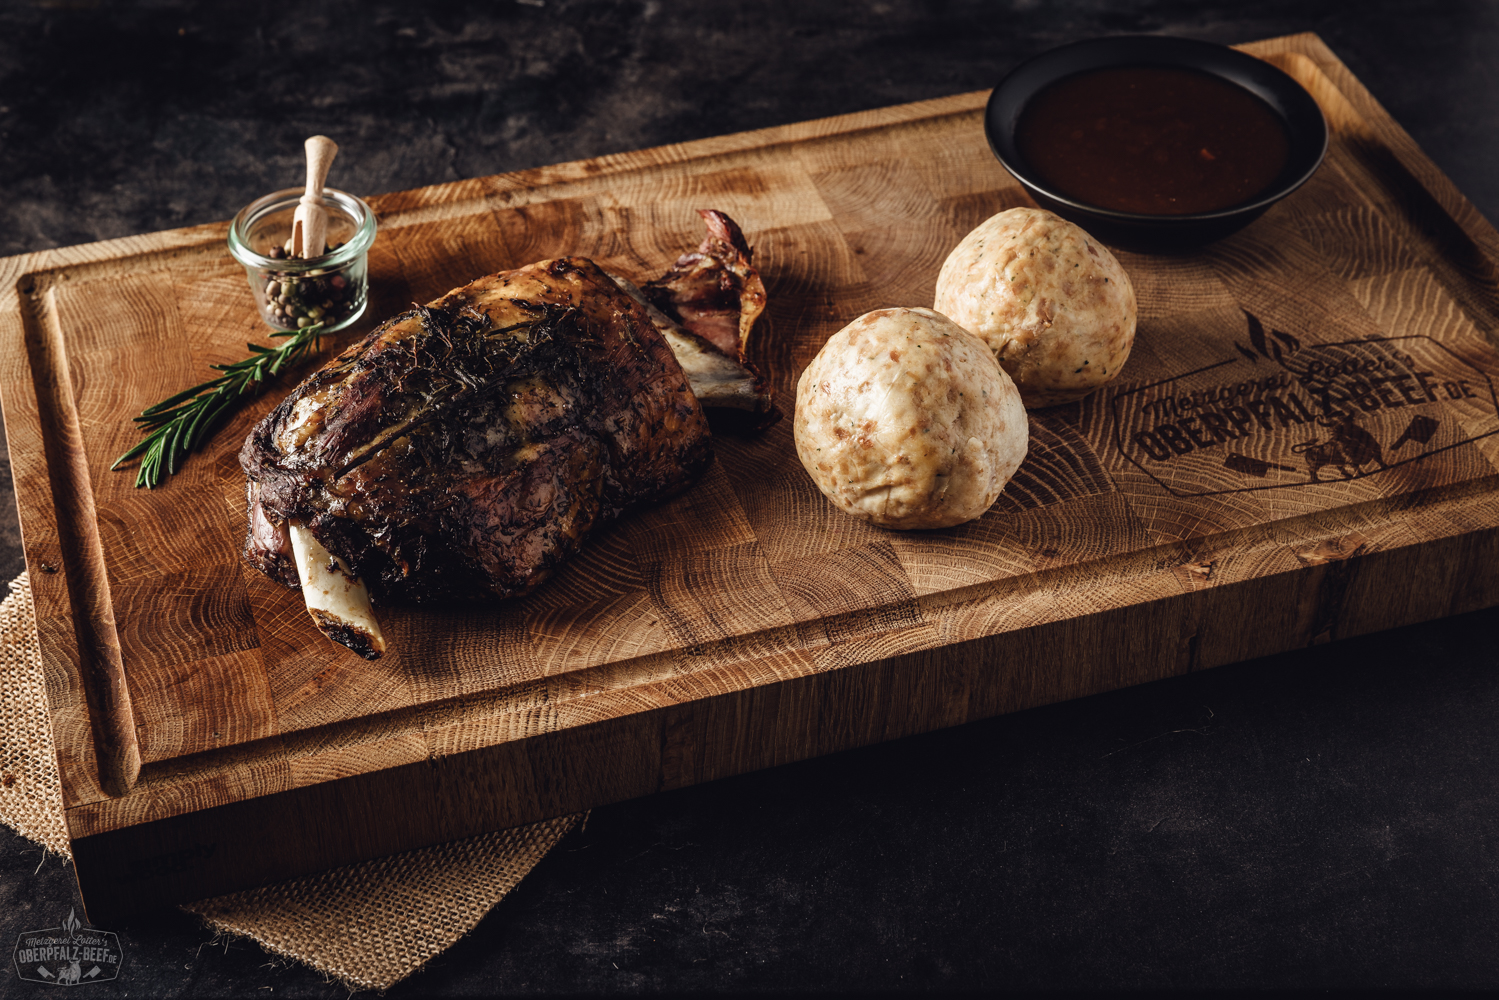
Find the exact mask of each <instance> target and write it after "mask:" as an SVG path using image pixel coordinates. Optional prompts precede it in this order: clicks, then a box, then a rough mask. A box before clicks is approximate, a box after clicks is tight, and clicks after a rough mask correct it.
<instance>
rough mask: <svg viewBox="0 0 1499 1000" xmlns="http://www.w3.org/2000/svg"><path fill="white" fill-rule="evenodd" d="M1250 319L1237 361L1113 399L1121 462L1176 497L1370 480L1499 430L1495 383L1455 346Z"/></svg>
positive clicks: (1418, 338)
mask: <svg viewBox="0 0 1499 1000" xmlns="http://www.w3.org/2000/svg"><path fill="white" fill-rule="evenodd" d="M1244 315H1245V317H1246V319H1247V322H1248V340H1249V343H1248V344H1241V343H1236V344H1235V345H1234V346H1235V347H1237V348H1238V352H1239V354H1238V356H1237V357H1231V358H1226V359H1225V360H1223V361H1219V362H1217V363H1215V364H1211V365H1207V366H1205V367H1203V368H1198V369H1196V370H1195V371H1190V372H1185V373H1183V374H1181V375H1177V376H1175V377H1173V378H1169V379H1164V380H1162V381H1160V382H1154V383H1151V384H1150V385H1144V386H1138V387H1135V388H1130V389H1125V390H1123V391H1121V392H1118V393H1116V394H1114V396H1113V398H1112V401H1111V405H1112V407H1113V417H1114V430H1115V443H1116V445H1117V446H1118V448H1119V450H1120V452H1121V453H1122V454H1123V455H1124V456H1125V457H1126V458H1127V459H1129V460H1130V461H1131V462H1132V463H1134V464H1135V465H1136V466H1138V467H1139V468H1140V469H1141V470H1142V471H1143V472H1145V473H1146V474H1147V475H1149V476H1150V477H1151V478H1152V479H1154V480H1155V481H1156V482H1157V483H1159V484H1160V485H1161V486H1162V487H1163V488H1164V489H1166V490H1168V491H1169V492H1171V493H1173V494H1175V495H1177V496H1205V495H1210V494H1219V493H1239V492H1244V491H1248V490H1266V489H1279V488H1285V487H1295V486H1307V485H1310V484H1313V483H1327V482H1340V481H1346V480H1351V479H1359V478H1362V477H1364V476H1371V475H1376V474H1378V473H1380V472H1384V471H1385V470H1387V469H1392V468H1395V467H1397V466H1401V465H1406V464H1409V463H1412V462H1420V461H1423V460H1425V459H1429V458H1431V457H1432V456H1434V455H1438V454H1441V453H1443V452H1448V451H1451V450H1452V449H1454V448H1458V447H1459V446H1461V445H1464V444H1467V443H1469V442H1471V441H1476V440H1478V439H1480V438H1484V437H1488V436H1489V435H1491V434H1494V433H1496V432H1499V397H1496V394H1495V390H1494V386H1493V383H1492V381H1491V380H1490V378H1489V376H1488V374H1487V373H1486V372H1485V371H1483V370H1482V369H1480V368H1478V367H1477V366H1476V365H1475V363H1474V359H1472V358H1469V357H1464V356H1462V355H1460V354H1459V353H1458V352H1457V351H1456V350H1454V349H1453V348H1452V347H1450V346H1448V345H1446V344H1442V343H1439V342H1438V341H1436V340H1433V339H1432V338H1430V337H1425V336H1409V337H1375V338H1369V339H1365V340H1350V341H1343V342H1340V343H1332V344H1304V343H1302V342H1301V341H1300V340H1299V339H1297V338H1296V337H1293V336H1291V335H1290V334H1287V333H1284V332H1282V331H1279V330H1270V331H1268V332H1267V331H1266V330H1265V328H1264V325H1263V324H1262V323H1261V322H1260V320H1259V319H1257V318H1256V317H1255V316H1253V315H1251V314H1249V313H1247V312H1246V313H1245V314H1244ZM1465 353H1470V354H1471V352H1465ZM1489 359H1490V356H1489V355H1488V352H1487V350H1486V349H1484V357H1483V359H1482V360H1489Z"/></svg>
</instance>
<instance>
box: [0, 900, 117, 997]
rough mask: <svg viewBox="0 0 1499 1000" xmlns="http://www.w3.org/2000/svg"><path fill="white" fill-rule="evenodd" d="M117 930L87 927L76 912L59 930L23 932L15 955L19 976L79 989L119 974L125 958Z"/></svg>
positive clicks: (18, 940)
mask: <svg viewBox="0 0 1499 1000" xmlns="http://www.w3.org/2000/svg"><path fill="white" fill-rule="evenodd" d="M123 957H124V956H123V955H122V954H121V952H120V939H119V937H118V936H117V935H116V934H115V933H114V931H101V930H97V929H95V928H93V927H84V926H83V922H82V921H81V920H79V919H78V917H77V916H76V915H75V913H74V911H73V910H71V909H70V910H68V916H67V918H66V919H65V920H63V922H62V926H60V927H48V928H46V929H45V930H40V931H22V932H21V934H20V936H19V937H17V938H16V948H15V952H14V954H13V956H12V958H13V960H14V962H15V966H16V974H17V975H18V976H20V977H21V978H22V979H25V980H27V981H28V982H33V983H51V984H52V985H53V986H80V985H82V984H84V983H103V982H108V981H109V980H111V979H115V978H118V977H119V975H120V964H121V961H122V959H123Z"/></svg>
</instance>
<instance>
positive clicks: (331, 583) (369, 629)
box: [287, 521, 385, 660]
mask: <svg viewBox="0 0 1499 1000" xmlns="http://www.w3.org/2000/svg"><path fill="white" fill-rule="evenodd" d="M287 527H288V528H290V529H291V548H292V554H293V556H294V557H295V559H296V563H297V576H299V577H300V578H301V580H302V598H303V600H305V601H306V602H307V613H308V614H310V615H312V620H313V621H314V622H316V623H317V628H318V631H319V632H321V633H323V634H324V635H326V636H327V637H328V638H330V639H332V640H333V641H334V642H336V643H339V644H341V645H344V646H348V647H349V648H350V649H352V650H353V651H354V652H356V653H358V654H359V655H360V656H362V657H364V658H365V659H366V660H377V659H379V658H380V655H381V654H382V653H384V652H385V637H384V636H383V635H381V634H380V623H379V622H378V621H376V620H375V609H374V608H373V607H372V606H371V605H370V592H369V591H368V590H367V589H366V588H365V586H364V581H362V580H360V579H359V578H358V577H356V576H355V575H354V574H353V573H352V572H351V571H350V570H349V567H348V564H347V563H345V562H344V561H343V560H342V559H340V558H338V557H337V556H335V555H334V554H333V553H331V552H329V551H328V550H327V549H325V548H323V545H322V543H321V542H319V541H318V540H317V539H316V538H314V537H312V532H310V531H308V530H307V527H306V526H305V525H302V524H298V523H297V522H295V521H292V522H290V523H289V524H288V525H287Z"/></svg>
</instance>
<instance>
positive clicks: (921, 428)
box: [794, 308, 1030, 529]
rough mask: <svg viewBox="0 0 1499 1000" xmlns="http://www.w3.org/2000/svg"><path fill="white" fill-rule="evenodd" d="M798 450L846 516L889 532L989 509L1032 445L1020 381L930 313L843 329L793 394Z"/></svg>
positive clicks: (869, 318)
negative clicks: (1021, 400)
mask: <svg viewBox="0 0 1499 1000" xmlns="http://www.w3.org/2000/svg"><path fill="white" fill-rule="evenodd" d="M794 429H795V436H796V453H797V455H798V456H799V457H800V458H801V460H802V465H803V466H805V467H806V469H807V472H808V473H809V474H811V476H812V480H813V481H814V482H815V483H817V487H818V489H820V490H822V492H823V493H824V494H826V495H827V497H828V499H829V500H831V501H833V503H834V504H836V505H837V506H838V507H839V508H840V509H842V510H844V511H846V512H848V513H849V514H853V515H854V516H856V517H862V518H864V519H865V520H868V521H870V522H872V523H874V524H877V525H880V526H882V527H886V528H907V529H908V528H946V527H950V526H952V525H955V524H961V523H962V522H964V521H969V520H972V519H973V518H976V517H978V516H980V515H981V514H983V513H984V511H986V510H988V509H989V507H990V506H991V505H992V504H993V503H994V501H995V500H996V499H997V498H998V497H999V492H1000V490H1001V489H1003V488H1004V485H1005V483H1007V482H1009V480H1010V477H1011V476H1013V475H1014V474H1015V470H1016V469H1017V468H1019V467H1020V463H1021V461H1022V460H1023V459H1024V458H1025V453H1026V448H1027V446H1028V443H1029V439H1030V431H1029V428H1028V426H1027V422H1026V413H1025V408H1024V406H1023V405H1022V404H1021V402H1020V393H1019V392H1018V391H1017V390H1016V388H1015V383H1014V382H1013V381H1011V379H1010V377H1009V376H1008V375H1006V374H1005V373H1004V370H1003V369H1002V368H1000V366H999V365H998V363H996V362H995V360H994V355H993V353H992V352H991V351H990V350H989V348H988V346H987V345H986V344H984V342H983V341H981V340H979V339H978V338H977V337H975V336H974V335H973V334H971V333H969V332H968V331H967V330H965V329H963V328H962V327H960V326H958V325H957V324H956V323H954V322H952V321H951V320H949V319H948V318H946V317H945V316H942V315H940V314H938V313H935V312H933V311H932V310H930V309H920V308H917V309H879V310H876V311H874V312H870V313H865V314H864V315H863V316H860V317H859V318H858V319H856V320H854V321H853V322H852V323H850V324H849V325H848V326H846V327H844V328H843V329H842V330H839V331H838V332H837V333H835V334H834V335H833V336H832V337H831V338H829V339H828V342H827V343H826V344H824V345H823V347H822V350H821V351H820V352H818V355H817V357H816V358H814V359H813V360H812V363H811V364H810V365H808V366H807V369H806V371H804V372H802V376H801V380H800V381H799V382H798V383H797V387H796V419H795V427H794Z"/></svg>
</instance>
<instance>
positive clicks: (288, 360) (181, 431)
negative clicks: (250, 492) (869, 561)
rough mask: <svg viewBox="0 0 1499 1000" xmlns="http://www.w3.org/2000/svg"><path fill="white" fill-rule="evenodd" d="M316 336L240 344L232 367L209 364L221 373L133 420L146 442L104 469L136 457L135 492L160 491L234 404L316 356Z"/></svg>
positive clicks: (300, 333)
mask: <svg viewBox="0 0 1499 1000" xmlns="http://www.w3.org/2000/svg"><path fill="white" fill-rule="evenodd" d="M322 335H323V324H322V323H314V324H313V325H311V326H304V327H302V329H300V330H281V331H279V332H277V333H273V334H271V336H273V337H288V338H290V339H289V340H287V341H286V343H284V344H281V345H280V346H278V347H264V346H262V345H260V344H246V345H245V346H246V347H248V348H249V349H250V352H251V356H250V357H248V358H245V359H244V360H243V361H236V362H234V363H233V364H228V365H212V366H211V367H212V368H213V369H214V370H215V371H221V372H223V373H224V374H223V375H220V376H219V377H218V378H212V379H209V380H208V381H207V382H203V383H201V384H199V385H195V386H193V387H192V388H191V389H184V390H182V391H181V392H179V393H177V395H175V396H172V397H170V398H168V399H163V400H162V401H161V402H159V403H157V404H156V405H155V406H153V407H150V408H149V409H146V410H143V411H142V412H141V415H140V416H138V417H136V418H135V422H136V423H138V424H140V425H141V433H143V434H145V435H147V437H146V439H145V440H144V441H142V442H141V443H140V444H138V445H136V446H135V447H134V448H131V449H130V450H129V451H127V452H125V454H123V455H121V456H120V457H119V458H117V459H115V461H114V464H113V465H111V466H110V468H111V469H118V468H119V467H120V465H121V464H122V463H124V462H128V461H130V460H131V459H132V458H135V457H137V456H140V460H141V464H140V467H139V468H138V469H137V471H136V473H135V485H136V487H137V488H139V487H142V486H144V487H146V488H147V489H155V488H156V487H157V486H160V485H161V484H162V482H163V481H164V480H165V479H166V477H167V476H170V475H174V474H176V472H177V467H178V465H179V464H181V462H182V460H183V459H185V458H187V456H188V454H189V453H190V452H193V451H196V450H197V448H198V445H200V444H202V443H203V442H204V441H206V440H208V438H209V437H210V436H211V435H212V434H213V432H214V430H215V429H216V428H217V426H218V424H219V421H220V420H221V419H222V418H223V417H224V416H225V415H226V414H227V413H228V412H229V410H230V408H231V407H232V406H233V405H234V404H235V403H236V402H238V401H239V400H240V399H241V398H242V397H244V396H250V395H254V394H255V393H256V392H258V391H259V390H260V388H261V384H262V383H263V382H264V381H265V380H266V379H267V378H268V377H274V376H276V375H279V374H280V373H281V369H282V368H284V367H286V366H287V365H294V364H296V363H297V362H299V361H301V360H302V359H303V358H305V357H306V356H307V355H308V354H310V353H314V352H316V351H317V348H318V340H319V339H320V338H321V337H322Z"/></svg>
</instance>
